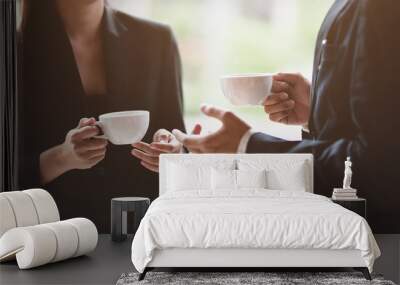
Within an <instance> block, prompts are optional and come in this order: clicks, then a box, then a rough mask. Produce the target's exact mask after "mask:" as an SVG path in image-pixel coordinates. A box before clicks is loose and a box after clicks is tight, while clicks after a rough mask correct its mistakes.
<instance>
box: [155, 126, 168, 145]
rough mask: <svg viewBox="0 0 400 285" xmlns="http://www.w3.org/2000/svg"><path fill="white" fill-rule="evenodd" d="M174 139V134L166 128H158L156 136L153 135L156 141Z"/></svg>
mask: <svg viewBox="0 0 400 285" xmlns="http://www.w3.org/2000/svg"><path fill="white" fill-rule="evenodd" d="M171 139H172V134H171V133H170V132H169V131H167V130H166V129H160V130H158V131H157V132H156V133H155V134H154V136H153V141H155V142H166V143H168V142H170V141H171Z"/></svg>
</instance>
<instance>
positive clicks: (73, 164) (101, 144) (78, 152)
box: [62, 118, 108, 170]
mask: <svg viewBox="0 0 400 285" xmlns="http://www.w3.org/2000/svg"><path fill="white" fill-rule="evenodd" d="M99 134H100V130H99V128H98V127H97V126H96V120H95V119H94V118H90V119H87V118H83V119H81V120H80V121H79V125H78V127H77V128H75V129H72V130H70V131H69V132H68V133H67V136H66V138H65V142H64V143H63V144H62V149H63V153H64V157H65V162H66V168H67V169H68V170H72V169H89V168H92V167H93V166H95V165H96V164H97V163H99V162H100V161H101V160H103V159H104V157H105V155H106V150H107V144H108V141H107V140H106V139H104V138H96V136H98V135H99Z"/></svg>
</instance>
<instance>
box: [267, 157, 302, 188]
mask: <svg viewBox="0 0 400 285" xmlns="http://www.w3.org/2000/svg"><path fill="white" fill-rule="evenodd" d="M305 167H306V165H305V163H298V164H295V165H293V166H292V167H291V168H288V169H284V170H277V169H272V170H268V171H267V181H268V183H267V188H268V189H272V190H287V191H306V189H307V176H306V169H305Z"/></svg>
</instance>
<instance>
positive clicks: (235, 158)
mask: <svg viewBox="0 0 400 285" xmlns="http://www.w3.org/2000/svg"><path fill="white" fill-rule="evenodd" d="M226 161H232V162H233V163H234V165H235V167H237V165H238V163H239V162H240V163H244V164H249V165H251V164H252V163H262V164H263V165H266V166H267V168H268V167H272V168H273V167H274V166H275V165H290V164H293V163H301V162H304V163H305V165H306V171H305V172H306V173H304V175H305V179H306V180H307V185H308V186H307V189H306V191H307V192H310V193H313V192H314V185H313V181H314V179H313V155H312V154H162V155H161V156H160V174H159V181H160V183H159V184H160V185H159V187H160V188H159V195H162V194H164V193H165V192H166V191H167V187H166V185H167V179H168V172H167V171H168V167H169V165H170V164H171V163H178V164H187V165H190V166H194V167H196V166H204V165H205V164H209V165H218V164H219V163H222V162H226Z"/></svg>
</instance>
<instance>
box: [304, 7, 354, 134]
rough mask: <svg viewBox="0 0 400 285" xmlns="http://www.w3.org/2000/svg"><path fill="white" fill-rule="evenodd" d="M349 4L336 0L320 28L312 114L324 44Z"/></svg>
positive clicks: (310, 123)
mask: <svg viewBox="0 0 400 285" xmlns="http://www.w3.org/2000/svg"><path fill="white" fill-rule="evenodd" d="M347 4H348V0H336V1H335V3H334V4H333V5H332V7H331V8H330V9H329V11H328V13H327V15H326V17H325V19H324V21H323V23H322V25H321V28H320V32H319V34H318V37H317V43H316V47H315V53H314V67H313V77H312V86H311V98H310V100H311V112H310V113H311V114H312V113H313V112H314V107H315V100H316V98H315V91H316V84H317V82H318V77H319V67H320V64H321V56H322V51H323V48H324V45H326V44H328V43H329V38H330V37H329V35H330V33H331V31H332V28H333V25H334V23H335V21H336V20H337V19H338V15H339V14H340V13H341V12H342V11H343V9H344V8H345V7H346V5H347ZM312 117H313V116H312V115H311V116H310V121H309V127H310V130H311V132H313V122H312Z"/></svg>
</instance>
